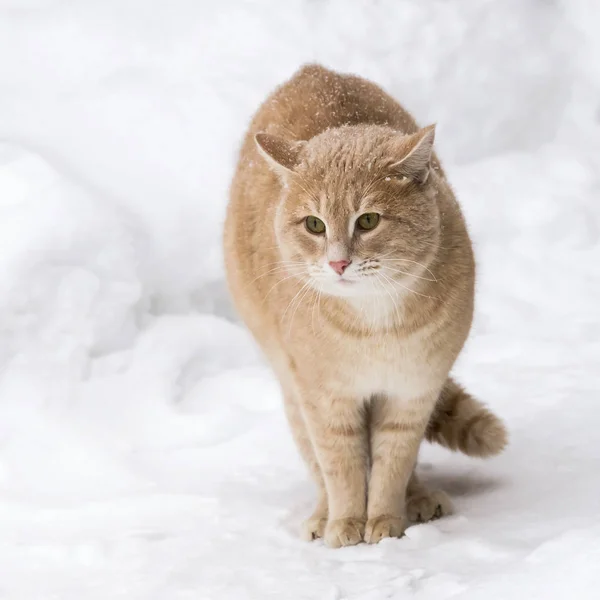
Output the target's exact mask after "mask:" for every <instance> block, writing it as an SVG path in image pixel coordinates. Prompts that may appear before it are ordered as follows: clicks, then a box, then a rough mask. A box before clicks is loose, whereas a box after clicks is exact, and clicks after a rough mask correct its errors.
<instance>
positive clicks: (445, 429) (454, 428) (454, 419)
mask: <svg viewBox="0 0 600 600" xmlns="http://www.w3.org/2000/svg"><path fill="white" fill-rule="evenodd" d="M425 437H426V439H427V440H428V441H429V442H437V443H438V444H441V445H442V446H445V447H446V448H449V449H450V450H460V451H461V452H464V453H465V454H467V455H469V456H477V457H480V458H486V457H488V456H493V455H494V454H500V452H502V450H504V448H505V447H506V445H507V443H508V431H507V430H506V427H505V426H504V423H503V422H502V421H501V420H500V419H499V418H498V417H497V416H496V415H495V414H494V413H492V412H491V411H490V410H489V409H487V408H486V407H485V405H484V404H482V403H481V402H479V400H476V399H475V398H473V396H471V395H470V394H469V393H467V392H466V391H465V390H464V389H463V388H462V387H461V386H460V385H459V384H458V383H456V382H455V381H454V380H453V379H451V378H448V381H446V385H445V386H444V388H443V389H442V391H441V393H440V397H439V399H438V401H437V404H436V406H435V409H434V411H433V414H432V415H431V418H430V420H429V424H428V425H427V431H426V432H425Z"/></svg>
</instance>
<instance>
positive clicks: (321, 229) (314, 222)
mask: <svg viewBox="0 0 600 600" xmlns="http://www.w3.org/2000/svg"><path fill="white" fill-rule="evenodd" d="M304 222H305V223H306V229H308V230H309V231H310V232H311V233H314V234H315V235H320V234H322V233H325V223H323V221H321V219H319V217H314V216H312V215H311V216H310V217H306V219H305V221H304Z"/></svg>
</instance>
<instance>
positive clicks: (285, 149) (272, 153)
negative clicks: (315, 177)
mask: <svg viewBox="0 0 600 600" xmlns="http://www.w3.org/2000/svg"><path fill="white" fill-rule="evenodd" d="M254 141H255V142H256V147H257V148H258V151H259V152H260V153H261V154H262V156H263V157H264V159H265V160H266V161H267V163H268V165H269V166H270V167H271V169H273V171H275V172H276V173H277V174H278V175H286V174H289V173H290V172H291V171H293V170H294V168H295V167H297V166H298V163H299V162H300V152H301V151H302V148H304V146H306V142H289V141H288V140H284V139H283V138H280V137H277V136H275V135H271V134H269V133H257V134H256V135H255V136H254Z"/></svg>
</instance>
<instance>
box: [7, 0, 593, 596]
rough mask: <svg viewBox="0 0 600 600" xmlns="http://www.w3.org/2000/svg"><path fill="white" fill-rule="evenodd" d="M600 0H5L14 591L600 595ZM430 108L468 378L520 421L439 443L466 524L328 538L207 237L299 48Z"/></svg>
mask: <svg viewBox="0 0 600 600" xmlns="http://www.w3.org/2000/svg"><path fill="white" fill-rule="evenodd" d="M599 26H600V7H598V6H597V1H596V0H563V1H562V2H561V1H560V0H554V1H548V0H502V1H500V0H497V1H490V0H488V1H486V2H484V1H482V0H455V1H454V2H446V1H444V0H429V1H427V2H424V1H422V0H411V1H406V0H404V1H401V0H382V1H380V2H371V1H367V0H364V1H358V0H355V1H346V0H331V1H327V2H326V1H322V2H317V1H315V0H291V1H289V2H287V1H286V2H281V1H279V0H263V1H262V2H259V1H258V0H254V1H250V0H246V1H241V0H240V1H236V2H234V1H232V0H219V1H218V2H206V3H205V2H200V1H197V0H170V1H169V2H167V1H166V0H165V1H164V2H157V1H150V0H95V1H93V2H92V1H86V0H79V1H78V2H68V1H59V0H0V248H1V252H0V292H1V293H0V330H1V333H2V335H1V336H0V598H1V599H11V600H12V599H15V600H30V599H44V600H46V599H65V600H75V599H76V600H80V599H82V598H85V599H86V600H95V599H98V600H100V599H102V600H106V599H107V598H111V599H112V598H115V599H117V598H127V599H131V600H138V599H140V600H142V599H143V600H179V599H182V600H183V599H188V598H190V599H191V598H194V600H229V599H232V600H245V599H249V600H263V599H266V598H290V599H311V600H312V599H317V600H344V599H348V600H351V599H352V600H354V599H360V600H380V599H383V598H395V599H399V598H400V599H401V598H412V597H414V598H419V599H430V598H431V599H434V598H435V599H436V600H441V599H444V598H450V597H452V598H460V599H463V598H464V599H468V600H471V599H474V600H477V599H479V598H482V599H486V600H490V599H494V600H495V599H502V600H503V599H505V598H517V599H520V598H524V599H525V598H526V599H528V600H529V599H533V598H542V599H555V598H556V599H563V598H567V597H568V596H571V595H572V596H573V597H575V598H578V599H585V600H587V599H588V598H589V599H592V598H597V593H598V591H597V590H598V586H599V585H600V571H599V570H598V565H599V564H600V499H599V498H600V479H599V475H598V474H599V473H600V444H599V443H598V435H599V434H598V431H600V429H599V427H598V426H599V425H600V404H599V403H600V398H599V395H600V393H599V390H600V371H598V358H599V357H600V310H599V309H598V306H600V266H599V265H600V203H599V199H600V100H599V98H600V41H598V40H599V38H598V37H597V35H596V32H597V29H598V27H599ZM315 59H316V60H320V61H322V62H324V63H325V64H327V65H329V66H331V67H334V68H338V69H342V70H352V71H355V72H359V73H361V74H363V75H366V76H369V77H371V78H373V79H375V80H376V81H378V82H379V83H381V84H383V85H384V86H385V87H386V88H387V89H388V90H390V91H391V92H392V93H394V94H395V95H396V96H397V97H398V98H399V99H401V100H402V101H403V102H404V103H405V104H406V105H407V106H408V107H409V108H411V109H412V110H413V111H414V113H415V114H416V115H417V117H418V119H419V120H420V121H421V122H422V123H423V124H425V123H428V122H431V121H437V122H438V123H439V129H438V132H439V133H438V139H439V152H440V154H441V156H442V158H443V160H444V162H445V165H446V167H447V171H448V173H449V176H450V178H451V179H452V181H453V183H454V185H455V187H456V189H457V192H458V194H459V196H460V198H461V200H462V202H463V205H464V207H465V212H466V214H467V218H468V221H469V224H470V227H471V230H472V233H473V238H474V240H475V242H476V247H477V255H478V260H479V266H480V269H479V270H480V277H479V285H478V311H477V316H476V323H475V327H474V330H473V335H472V337H471V339H470V342H469V346H468V348H467V350H466V352H465V353H464V355H463V356H462V359H461V362H460V364H459V365H458V368H457V373H458V375H459V377H460V378H461V379H462V380H463V381H464V382H465V383H466V384H467V385H468V386H469V388H470V389H471V390H472V391H473V392H475V393H477V394H478V395H479V396H480V397H482V398H483V399H485V400H486V401H488V402H489V403H490V404H491V405H492V406H493V407H494V409H495V410H496V411H497V412H498V413H499V414H501V415H502V416H503V417H504V418H505V419H506V421H507V423H508V425H509V427H510V431H511V441H512V444H511V446H510V448H509V450H508V451H507V452H506V453H505V454H504V455H503V456H501V457H499V458H497V459H495V460H494V461H490V462H486V463H481V462H477V461H473V460H468V459H466V458H463V457H459V456H452V455H450V454H449V453H448V452H446V451H444V450H442V449H438V448H430V447H427V448H424V450H423V456H422V472H423V476H424V478H426V479H428V480H429V481H431V482H432V483H434V484H436V485H439V486H441V487H442V488H444V489H446V490H447V491H448V492H449V493H450V494H451V495H452V496H453V498H454V500H455V503H456V506H457V509H458V514H457V515H456V516H454V517H452V518H448V519H444V520H442V521H439V522H435V523H433V524H428V525H420V526H417V527H412V528H410V529H409V530H408V531H407V535H406V537H405V538H403V539H402V540H387V541H385V542H383V543H381V544H379V545H378V546H374V547H367V546H365V545H362V546H358V547H354V548H346V549H342V550H337V551H332V550H328V549H326V548H325V547H324V546H323V545H322V544H321V543H313V544H307V543H304V542H301V541H299V540H298V538H297V530H298V526H299V523H300V521H301V520H302V518H303V517H304V516H306V514H307V513H308V511H309V510H310V508H311V504H312V502H313V501H314V490H313V488H312V486H311V484H310V482H309V479H308V477H307V474H306V472H305V470H304V467H303V465H302V464H301V462H300V460H299V458H298V457H297V455H296V451H295V449H294V447H293V445H292V442H291V439H290V436H289V435H288V432H287V429H286V424H285V421H284V417H283V414H282V411H281V406H280V398H279V393H278V389H277V386H276V383H275V382H274V381H273V378H272V377H271V375H270V374H269V372H268V370H267V369H266V368H265V367H264V365H263V363H262V362H261V358H260V356H259V355H258V354H257V352H256V350H255V349H254V346H253V344H252V341H251V339H249V336H248V334H247V333H246V332H245V331H244V329H243V328H242V327H240V326H239V324H237V323H236V322H235V318H234V316H233V313H232V311H231V308H230V305H229V303H228V300H227V296H226V293H225V290H224V284H223V272H222V267H221V253H220V247H219V244H220V232H221V229H220V228H221V222H222V218H223V213H224V207H225V203H226V191H227V186H228V180H229V177H230V174H231V171H232V167H233V164H234V159H235V152H236V150H237V144H238V142H239V139H240V136H241V134H242V131H243V127H244V126H245V124H246V122H247V119H248V117H249V116H250V114H251V113H252V111H253V110H254V109H255V107H256V105H257V104H258V102H260V100H261V99H262V98H263V96H264V95H265V94H266V93H267V92H268V91H269V90H270V89H271V87H272V86H273V85H274V84H276V83H278V82H279V81H281V80H282V79H284V78H286V77H288V76H289V75H290V74H291V73H292V72H293V71H294V70H295V69H296V68H297V66H298V65H299V64H300V63H301V62H304V61H307V60H315Z"/></svg>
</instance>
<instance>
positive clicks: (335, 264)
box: [329, 260, 351, 275]
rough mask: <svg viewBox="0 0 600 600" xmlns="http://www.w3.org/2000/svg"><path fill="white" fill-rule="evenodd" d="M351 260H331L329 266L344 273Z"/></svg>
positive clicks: (339, 272)
mask: <svg viewBox="0 0 600 600" xmlns="http://www.w3.org/2000/svg"><path fill="white" fill-rule="evenodd" d="M350 262H351V261H349V260H330V261H329V266H330V267H331V268H332V269H333V270H334V271H335V272H336V273H337V274H338V275H342V274H343V273H344V271H345V270H346V268H347V267H348V265H349V264H350Z"/></svg>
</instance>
